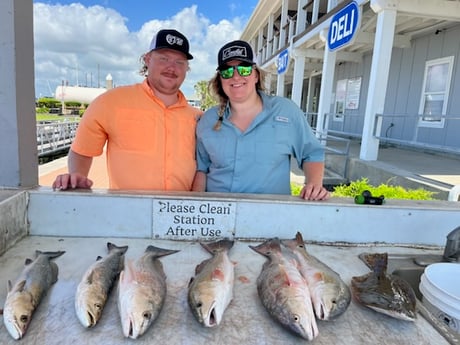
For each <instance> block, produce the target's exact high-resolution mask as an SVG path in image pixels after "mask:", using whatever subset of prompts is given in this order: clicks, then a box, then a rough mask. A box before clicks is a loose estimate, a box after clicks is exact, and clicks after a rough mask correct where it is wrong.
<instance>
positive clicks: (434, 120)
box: [419, 56, 454, 128]
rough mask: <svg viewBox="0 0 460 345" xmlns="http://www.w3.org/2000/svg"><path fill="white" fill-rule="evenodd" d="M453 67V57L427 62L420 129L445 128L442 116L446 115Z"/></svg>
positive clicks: (420, 111)
mask: <svg viewBox="0 0 460 345" xmlns="http://www.w3.org/2000/svg"><path fill="white" fill-rule="evenodd" d="M453 65H454V57H453V56H449V57H446V58H441V59H436V60H430V61H427V62H426V65H425V76H424V79H423V88H422V96H421V99H420V108H419V114H422V115H423V116H422V117H420V121H419V126H420V127H436V128H442V127H444V118H443V117H442V116H443V115H446V109H447V104H448V98H449V88H450V83H451V79H452V69H453Z"/></svg>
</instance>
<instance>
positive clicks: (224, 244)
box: [200, 239, 234, 255]
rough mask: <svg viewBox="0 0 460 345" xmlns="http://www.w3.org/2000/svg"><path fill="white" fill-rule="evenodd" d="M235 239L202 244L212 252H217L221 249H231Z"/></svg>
mask: <svg viewBox="0 0 460 345" xmlns="http://www.w3.org/2000/svg"><path fill="white" fill-rule="evenodd" d="M233 244H234V241H232V240H229V239H223V240H219V241H215V242H210V243H203V242H200V245H201V246H202V247H203V248H204V249H206V250H207V251H208V252H209V253H211V254H213V255H214V254H216V253H218V252H221V251H229V250H230V248H232V247H233Z"/></svg>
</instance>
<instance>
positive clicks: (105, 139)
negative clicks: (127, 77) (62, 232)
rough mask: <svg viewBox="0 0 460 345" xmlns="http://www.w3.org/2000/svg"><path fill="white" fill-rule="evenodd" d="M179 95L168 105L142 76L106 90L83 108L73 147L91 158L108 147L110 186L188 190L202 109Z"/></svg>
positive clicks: (194, 169) (115, 187)
mask: <svg viewBox="0 0 460 345" xmlns="http://www.w3.org/2000/svg"><path fill="white" fill-rule="evenodd" d="M178 96H179V101H178V103H176V104H174V105H172V106H169V107H166V106H165V105H164V104H163V102H162V101H161V100H160V99H158V98H157V97H155V95H154V94H153V92H152V90H151V89H150V87H149V86H148V84H147V81H146V80H144V82H143V83H141V84H135V85H130V86H122V87H117V88H115V89H112V90H109V91H107V92H105V93H104V94H102V95H101V96H99V97H97V98H96V99H95V100H94V101H93V102H92V103H91V104H90V106H89V107H88V109H87V110H86V111H85V114H84V115H83V117H82V120H81V122H80V124H79V126H78V130H77V133H76V137H75V140H74V141H73V143H72V150H73V151H75V152H76V153H78V154H80V155H84V156H89V157H95V156H99V155H101V154H102V152H103V150H104V146H105V145H107V147H106V154H107V170H108V175H109V185H110V188H111V189H150V190H173V191H189V190H191V187H192V182H193V177H194V176H195V171H196V160H195V128H196V123H197V120H198V117H199V116H200V115H201V113H202V112H201V110H199V109H197V108H194V107H192V106H191V105H189V104H188V102H187V100H186V99H185V97H184V95H183V94H182V92H180V91H179V93H178Z"/></svg>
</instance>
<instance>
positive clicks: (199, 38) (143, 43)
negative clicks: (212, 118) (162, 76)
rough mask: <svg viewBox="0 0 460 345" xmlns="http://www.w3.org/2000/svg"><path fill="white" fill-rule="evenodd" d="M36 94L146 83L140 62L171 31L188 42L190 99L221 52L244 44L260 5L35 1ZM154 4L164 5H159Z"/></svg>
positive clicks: (249, 1) (223, 0)
mask: <svg viewBox="0 0 460 345" xmlns="http://www.w3.org/2000/svg"><path fill="white" fill-rule="evenodd" d="M33 3H34V48H35V57H34V58H35V95H36V97H37V98H38V97H45V96H54V93H55V90H56V87H57V86H58V85H61V83H62V82H63V81H64V82H67V83H68V85H71V86H75V85H80V86H88V87H105V83H106V82H105V79H106V76H107V75H108V74H111V76H112V78H113V84H114V86H121V85H128V84H133V83H137V82H141V81H142V80H143V77H142V76H140V75H139V73H138V72H139V69H140V67H141V64H140V62H139V57H140V56H141V55H142V54H143V53H145V52H146V51H147V50H148V47H149V45H150V41H151V39H152V36H153V35H154V33H155V32H157V31H158V30H160V29H166V28H172V29H176V30H178V31H180V32H182V33H183V34H184V35H185V36H186V37H187V38H188V40H189V42H190V52H191V54H192V55H193V56H194V59H193V60H191V61H190V68H191V70H190V71H189V72H188V74H187V77H186V80H185V82H184V84H183V85H182V88H181V90H182V91H183V92H184V94H185V95H186V96H187V97H189V98H191V97H193V95H194V85H195V84H196V83H197V82H198V81H201V80H209V79H210V78H211V77H212V76H213V75H214V72H215V69H216V67H217V52H218V50H219V48H220V47H222V46H223V45H224V44H225V43H227V42H228V41H231V40H234V39H239V38H240V34H241V33H242V31H243V29H244V27H245V25H246V24H247V22H248V20H249V18H250V16H251V14H252V12H253V11H254V9H255V7H256V5H257V3H258V0H229V1H227V0H220V1H219V0H203V1H199V0H195V1H175V0H165V1H154V0H150V1H128V0H92V1H91V0H81V1H75V0H74V1H67V0H59V1H47V0H41V1H36V0H34V1H33ZM155 3H157V4H159V5H155Z"/></svg>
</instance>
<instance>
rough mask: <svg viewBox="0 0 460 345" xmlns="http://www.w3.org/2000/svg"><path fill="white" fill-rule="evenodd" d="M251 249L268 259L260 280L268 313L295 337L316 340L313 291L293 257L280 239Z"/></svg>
mask: <svg viewBox="0 0 460 345" xmlns="http://www.w3.org/2000/svg"><path fill="white" fill-rule="evenodd" d="M249 247H250V248H251V249H253V250H254V251H256V252H257V253H259V254H261V255H263V256H265V257H267V259H268V260H267V261H266V262H265V263H264V265H263V267H262V271H261V272H260V274H259V276H258V277H257V292H258V294H259V297H260V300H261V302H262V304H263V305H264V307H265V309H266V310H267V311H268V313H269V314H270V315H271V316H272V317H273V318H274V319H275V320H276V321H278V322H279V323H280V324H281V325H282V326H284V327H285V328H287V329H288V330H290V331H291V332H293V333H294V334H297V335H298V336H300V337H302V338H304V339H306V340H313V339H314V338H316V336H318V334H319V332H318V326H317V324H316V318H315V313H314V311H313V306H312V304H311V297H310V291H309V289H308V285H307V281H306V280H305V278H304V277H303V276H302V274H301V273H300V271H299V264H298V262H297V259H296V257H295V256H294V254H292V252H290V251H288V250H287V249H286V248H283V247H282V246H281V242H280V240H279V239H278V238H273V239H269V240H267V241H265V242H264V243H262V244H260V245H258V246H249Z"/></svg>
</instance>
